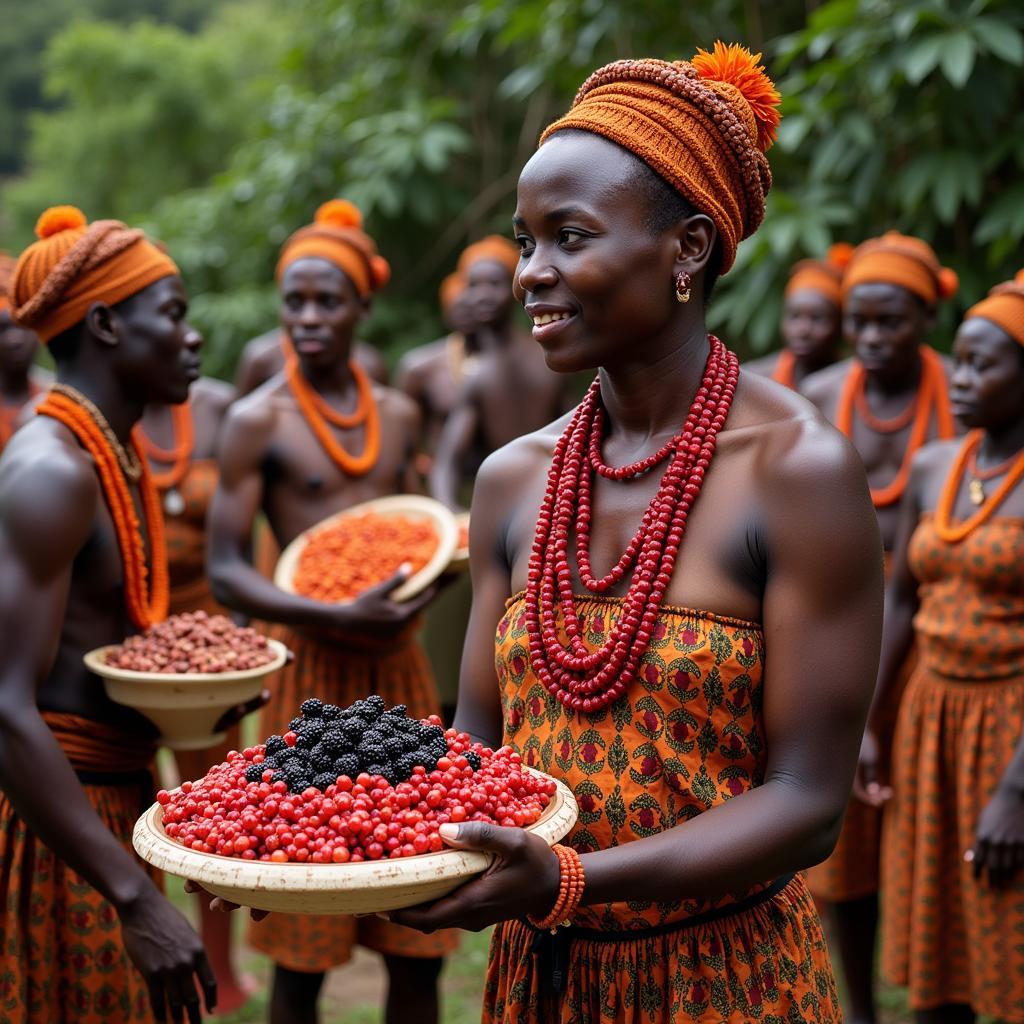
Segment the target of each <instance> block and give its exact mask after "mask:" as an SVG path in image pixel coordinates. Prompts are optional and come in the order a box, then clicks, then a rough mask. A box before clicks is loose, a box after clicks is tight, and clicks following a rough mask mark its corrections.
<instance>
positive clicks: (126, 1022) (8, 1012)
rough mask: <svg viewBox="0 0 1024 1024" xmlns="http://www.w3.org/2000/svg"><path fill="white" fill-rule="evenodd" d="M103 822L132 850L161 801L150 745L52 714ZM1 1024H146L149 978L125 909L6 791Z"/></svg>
mask: <svg viewBox="0 0 1024 1024" xmlns="http://www.w3.org/2000/svg"><path fill="white" fill-rule="evenodd" d="M43 718H44V719H45V721H46V723H47V724H48V725H49V727H50V729H51V730H52V731H53V733H54V735H55V736H56V738H57V741H58V742H59V743H60V745H61V747H62V749H63V750H64V752H65V753H66V754H67V756H68V759H69V760H70V761H71V765H72V767H73V768H74V769H75V770H76V772H78V773H79V777H80V779H81V781H82V789H83V790H84V792H85V795H86V797H87V798H88V800H89V802H90V803H91V804H92V807H93V809H94V810H95V811H96V814H97V815H98V816H99V818H100V820H101V821H102V822H103V824H104V825H105V826H106V827H107V828H108V829H109V830H110V831H111V832H112V833H113V834H114V836H115V837H116V838H117V839H118V840H119V841H120V842H121V843H122V845H123V846H124V847H125V848H126V849H128V850H131V848H132V844H131V837H132V829H133V828H134V826H135V820H136V819H137V818H138V816H139V814H140V813H141V812H142V810H143V808H144V807H145V806H146V805H147V804H148V803H149V802H150V801H151V800H152V798H153V797H152V794H153V787H152V782H151V780H150V776H149V767H150V764H151V762H152V760H153V755H154V753H155V752H156V748H155V746H154V745H153V744H152V743H151V742H148V741H146V740H140V739H139V738H137V737H135V736H128V735H125V734H123V733H121V732H119V731H117V730H115V729H112V728H110V727H109V726H107V725H104V724H102V723H100V722H92V721H88V720H86V719H84V718H78V717H75V716H73V715H58V714H54V713H52V712H44V713H43ZM0 953H2V955H0V1021H2V1022H3V1024H99V1022H102V1021H107V1022H109V1024H146V1022H149V1021H152V1020H153V1015H152V1013H151V1012H150V1009H149V998H148V995H147V992H146V984H145V982H144V981H143V979H142V975H141V974H140V973H139V972H138V971H137V970H136V968H135V966H134V965H133V964H132V963H131V961H129V959H128V957H127V955H126V954H125V952H124V946H123V943H122V940H121V925H120V922H119V921H118V917H117V912H116V911H115V910H114V908H113V906H112V905H111V904H110V903H109V902H108V901H107V900H105V899H104V898H103V897H102V896H101V895H100V894H99V893H98V892H97V891H96V890H95V889H94V888H93V887H92V886H91V885H90V884H89V883H88V882H86V881H85V879H84V878H82V877H81V875H79V874H78V873H77V872H75V871H73V870H72V869H71V868H69V867H68V866H67V865H66V864H64V863H63V862H62V861H61V860H59V859H58V857H57V856H56V854H54V853H53V851H51V850H50V848H49V847H47V846H46V845H44V844H43V843H42V842H41V841H40V840H39V839H37V838H36V837H35V835H33V834H32V833H31V832H30V831H29V830H28V828H27V826H26V825H25V823H24V822H23V821H22V819H21V818H20V817H19V816H18V814H17V812H16V811H15V810H14V807H13V806H12V805H11V803H10V802H9V801H8V799H7V798H6V796H4V795H3V794H2V793H0Z"/></svg>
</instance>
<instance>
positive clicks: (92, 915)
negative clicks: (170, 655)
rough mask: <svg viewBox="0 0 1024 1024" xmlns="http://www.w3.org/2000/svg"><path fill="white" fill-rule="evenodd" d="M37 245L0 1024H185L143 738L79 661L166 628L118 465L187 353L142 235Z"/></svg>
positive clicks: (188, 985)
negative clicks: (35, 384)
mask: <svg viewBox="0 0 1024 1024" xmlns="http://www.w3.org/2000/svg"><path fill="white" fill-rule="evenodd" d="M37 233H38V234H39V236H40V240H39V241H38V242H35V243H34V244H33V245H32V246H30V247H29V248H28V249H27V250H26V251H25V252H24V253H23V254H22V256H21V258H20V260H19V262H18V266H17V268H16V270H15V273H14V276H13V279H12V283H11V306H12V310H13V313H14V316H15V318H16V319H17V320H18V321H19V322H21V323H22V324H23V325H24V326H26V327H28V328H29V329H31V330H34V331H35V332H36V334H37V335H38V336H39V338H40V339H41V340H42V341H43V342H44V343H47V344H48V345H49V348H50V352H51V354H52V355H53V357H54V360H55V362H56V364H57V384H56V385H55V389H57V390H59V391H61V393H60V394H59V395H55V396H51V397H49V398H47V399H46V400H45V401H44V402H43V403H42V404H41V405H40V407H39V414H38V415H36V416H35V417H34V418H33V419H32V420H31V421H30V422H29V423H27V424H26V425H25V426H24V427H23V428H22V429H21V430H20V431H19V432H18V433H17V434H16V435H15V437H14V438H13V439H12V441H11V443H10V444H9V445H8V446H7V448H6V450H5V451H4V455H3V458H2V459H0V652H3V653H2V655H0V790H2V794H0V944H2V947H3V950H4V963H5V965H6V966H5V970H6V971H9V972H11V973H10V975H9V976H8V977H6V978H5V979H4V984H3V990H4V991H3V1000H2V1003H0V1005H2V1007H3V1009H2V1013H3V1019H4V1020H5V1021H10V1022H12V1024H26V1022H29V1021H32V1022H34V1021H46V1022H48V1024H50V1022H69V1024H71V1022H74V1024H91V1022H98V1021H100V1020H101V1019H102V1020H110V1019H114V1017H115V1016H116V1019H117V1020H119V1021H131V1022H133V1024H134V1022H147V1021H152V1020H157V1021H163V1020H166V1019H167V1013H168V1009H169V1011H170V1017H171V1020H173V1021H180V1020H182V1015H183V1013H185V1014H187V1019H188V1020H190V1021H192V1022H195V1024H198V1022H199V1019H200V1008H199V995H198V990H197V987H196V981H198V983H199V985H200V986H201V988H202V990H203V991H204V993H205V996H206V1005H207V1009H208V1010H212V1009H213V1005H214V1002H215V999H216V984H215V982H214V978H213V974H212V972H211V970H210V968H209V966H208V964H207V961H206V956H205V954H204V953H203V947H202V944H201V943H200V941H199V938H198V936H197V935H196V934H195V933H194V932H193V930H192V929H191V927H190V926H189V925H188V923H187V922H186V921H185V918H184V917H183V916H182V915H181V914H180V913H179V912H178V911H177V910H176V909H174V907H172V906H171V904H170V903H169V902H168V901H167V900H166V899H165V898H164V896H163V895H162V893H161V892H160V889H159V888H158V887H157V885H155V884H154V882H153V880H152V878H151V877H150V875H149V874H148V873H147V871H146V870H145V869H144V867H143V866H142V865H141V864H140V863H139V861H138V860H137V859H136V858H135V856H134V855H133V854H132V852H131V829H132V825H133V823H134V821H135V819H136V817H137V816H138V814H139V813H140V811H141V810H142V807H143V806H144V805H145V804H147V803H148V802H149V801H150V800H151V799H152V797H151V794H152V779H151V778H150V776H149V769H150V766H151V764H152V758H153V755H154V753H155V750H156V733H155V730H154V729H153V726H152V725H151V724H150V723H149V722H148V721H147V720H146V719H145V718H143V717H142V716H141V715H140V714H138V713H136V712H135V711H132V710H130V709H129V708H127V707H124V706H123V705H120V704H115V703H113V702H112V701H111V700H110V699H109V698H108V697H107V696H106V693H105V691H104V689H103V686H102V684H101V682H100V680H99V679H97V677H96V676H94V675H92V674H91V673H89V672H88V671H86V669H85V667H84V666H83V663H82V656H83V654H85V653H86V652H87V651H90V650H92V649H93V648H95V647H99V646H102V645H104V644H110V643H118V642H120V641H121V640H123V639H124V637H125V636H126V635H127V634H128V633H131V632H134V631H135V630H137V629H141V628H144V627H145V626H147V625H149V624H150V622H151V621H156V620H157V619H159V618H160V617H162V615H163V614H165V612H166V607H159V605H160V603H161V602H160V596H159V595H158V594H151V593H146V592H144V591H146V589H147V588H146V584H145V579H146V564H145V563H146V562H149V564H150V571H149V574H148V575H149V578H150V579H152V578H154V577H155V576H156V575H157V574H156V573H155V572H153V571H152V564H153V561H154V560H155V559H158V558H162V552H160V553H157V552H153V551H150V550H149V546H150V543H151V539H152V537H153V533H152V532H151V531H152V529H153V528H154V525H153V524H150V523H148V522H146V516H145V515H144V514H143V508H144V506H143V503H142V494H141V492H142V491H145V489H146V487H147V478H146V477H145V476H143V477H142V478H141V481H139V482H134V481H138V480H139V478H138V475H137V471H138V468H139V463H138V461H137V459H138V456H137V453H136V455H135V456H132V455H131V454H130V453H129V452H128V451H126V448H128V447H129V436H130V433H131V430H132V427H133V426H134V425H135V424H136V423H137V422H138V421H139V420H140V418H141V417H142V413H143V409H144V407H145V405H146V404H147V403H149V402H169V403H176V402H181V401H183V400H184V399H185V398H186V397H187V395H188V389H189V384H190V383H191V382H192V381H194V380H195V379H196V378H197V377H198V376H199V347H200V345H201V338H200V336H199V334H198V333H197V332H196V331H195V330H193V328H192V327H190V326H189V324H188V322H187V320H186V312H187V309H188V300H187V298H186V295H185V289H184V286H183V285H182V282H181V278H180V277H179V276H178V270H177V268H176V267H175V265H174V263H173V262H172V261H171V260H170V259H169V258H168V257H167V256H166V254H164V253H163V252H161V251H159V250H158V249H157V248H156V247H155V246H153V245H152V244H150V243H149V242H148V241H146V240H145V238H144V237H143V235H142V232H141V231H135V230H132V229H130V228H127V227H126V226H125V225H124V224H121V223H120V222H118V221H97V222H94V223H93V224H91V225H88V226H87V224H86V219H85V217H84V216H83V215H82V214H81V212H80V211H78V210H76V209H74V208H72V207H57V208H54V209H53V210H50V211H47V213H45V214H44V215H43V216H42V217H41V218H40V220H39V224H38V226H37ZM87 446H88V447H87ZM99 465H103V466H104V467H105V470H104V473H105V475H104V477H103V478H101V476H100V474H99V473H98V466H99ZM111 481H113V483H111ZM148 486H151V485H148ZM108 487H110V488H111V491H110V492H109V493H108ZM118 488H120V490H118ZM118 494H120V495H121V497H122V498H123V501H124V503H122V504H118V503H117V500H116V499H117V495H118ZM112 502H113V504H112ZM128 507H133V508H134V513H135V516H136V517H137V519H138V522H139V523H146V531H145V536H144V537H142V538H140V537H139V526H138V525H137V524H133V523H132V522H131V515H130V513H129V512H128ZM115 508H116V509H117V510H118V511H119V514H117V515H115V514H113V512H112V511H111V510H112V509H115ZM136 545H137V546H136ZM123 551H125V552H128V554H126V555H125V556H124V557H125V558H134V559H137V560H138V561H135V562H132V563H129V562H126V561H124V560H123V558H122V552H123ZM143 551H145V552H146V554H145V555H143ZM139 562H141V563H142V564H141V565H140V564H138V563H139ZM130 567H131V569H132V572H131V573H129V568H130ZM140 580H141V583H140V582H139V581H140ZM133 581H134V585H133Z"/></svg>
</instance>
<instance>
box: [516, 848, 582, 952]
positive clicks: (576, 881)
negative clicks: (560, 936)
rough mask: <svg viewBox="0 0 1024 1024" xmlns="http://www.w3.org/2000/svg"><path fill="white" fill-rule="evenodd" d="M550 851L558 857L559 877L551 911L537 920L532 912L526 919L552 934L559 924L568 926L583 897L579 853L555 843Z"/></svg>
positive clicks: (535, 926)
mask: <svg viewBox="0 0 1024 1024" xmlns="http://www.w3.org/2000/svg"><path fill="white" fill-rule="evenodd" d="M551 849H552V852H553V853H555V854H556V855H557V857H558V869H559V873H560V877H559V880H558V898H557V899H556V900H555V905H554V906H553V907H552V908H551V912H550V913H549V914H548V915H547V916H546V917H543V918H541V919H540V920H538V919H537V918H535V917H534V916H533V915H532V914H529V915H527V920H528V921H529V922H530V924H532V925H533V926H534V928H538V929H540V930H541V931H550V932H551V934H552V935H554V934H555V933H556V932H557V931H558V928H559V927H560V926H568V925H569V924H570V918H571V917H572V915H573V914H574V913H576V909H577V907H579V905H580V901H581V900H582V899H583V885H584V881H585V880H584V877H583V861H582V860H580V855H579V854H578V853H577V852H576V851H575V850H574V849H573V848H572V847H571V846H562V845H560V844H556V845H555V846H553V847H552V848H551Z"/></svg>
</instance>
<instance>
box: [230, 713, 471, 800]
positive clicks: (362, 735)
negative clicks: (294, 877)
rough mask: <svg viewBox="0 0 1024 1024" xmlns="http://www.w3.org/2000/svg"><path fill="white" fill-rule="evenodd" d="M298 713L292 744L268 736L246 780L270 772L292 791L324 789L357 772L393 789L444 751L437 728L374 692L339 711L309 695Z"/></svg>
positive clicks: (431, 764)
mask: <svg viewBox="0 0 1024 1024" xmlns="http://www.w3.org/2000/svg"><path fill="white" fill-rule="evenodd" d="M300 710H301V712H302V714H301V715H300V716H299V717H298V718H293V719H292V720H291V722H289V725H288V727H289V729H290V730H291V731H292V732H294V733H295V745H294V746H289V745H288V744H287V743H286V742H285V740H284V737H283V736H270V737H268V738H267V741H266V743H265V745H264V746H265V754H266V756H265V759H264V760H263V761H262V762H261V763H260V764H253V765H250V766H249V767H248V768H247V769H246V772H245V777H246V779H248V781H250V782H260V781H262V779H263V772H264V771H266V770H267V769H268V768H269V769H271V770H272V771H273V773H274V774H273V777H272V778H271V781H272V782H284V783H285V784H286V785H287V786H288V789H289V790H290V791H291V792H293V793H301V792H302V791H303V790H304V789H308V788H309V787H310V786H313V787H315V788H316V789H321V790H323V789H326V788H327V787H328V786H330V785H333V784H334V783H335V782H336V781H337V779H338V776H339V775H347V776H348V777H349V778H350V779H355V777H356V776H357V775H359V773H360V772H366V773H367V774H368V775H382V776H383V777H384V778H386V779H387V780H388V782H390V783H391V785H392V786H394V785H397V784H398V783H399V782H404V781H405V780H406V779H408V778H409V776H410V775H412V772H413V769H414V768H415V767H416V766H417V765H422V766H423V767H424V768H425V769H426V770H427V771H428V772H432V771H433V770H434V769H435V768H436V767H437V759H438V758H439V757H443V756H445V755H446V754H447V753H448V743H447V741H446V740H445V737H444V729H442V728H441V726H439V725H427V724H424V723H423V722H421V721H418V720H417V719H415V718H410V717H409V716H408V715H407V714H406V713H405V710H406V709H405V705H404V704H396V705H395V706H394V707H392V708H389V707H388V706H387V705H386V704H385V703H384V698H383V697H380V696H378V695H377V694H374V695H373V696H371V697H367V698H366V699H365V700H357V701H356V702H355V704H352V705H351V706H350V707H347V708H345V709H344V710H343V709H341V708H339V707H337V706H336V705H334V704H323V703H321V702H320V701H319V700H317V699H316V698H315V697H311V698H310V699H309V700H307V701H303V703H302V707H301V709H300ZM475 767H478V766H477V765H474V768H475Z"/></svg>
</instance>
